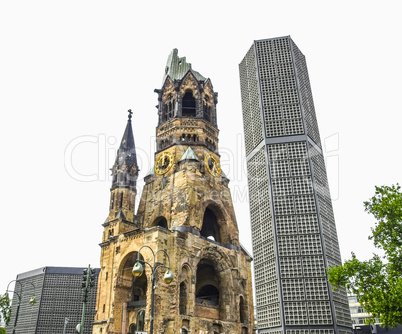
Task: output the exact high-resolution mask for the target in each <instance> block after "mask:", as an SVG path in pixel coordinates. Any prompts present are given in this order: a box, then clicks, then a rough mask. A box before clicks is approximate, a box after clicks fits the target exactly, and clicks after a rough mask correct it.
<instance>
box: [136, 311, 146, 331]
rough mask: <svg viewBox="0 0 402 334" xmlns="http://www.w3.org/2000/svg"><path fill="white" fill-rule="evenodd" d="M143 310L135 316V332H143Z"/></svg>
mask: <svg viewBox="0 0 402 334" xmlns="http://www.w3.org/2000/svg"><path fill="white" fill-rule="evenodd" d="M144 320H145V310H141V311H140V312H138V314H137V331H143V330H144V325H145V321H144Z"/></svg>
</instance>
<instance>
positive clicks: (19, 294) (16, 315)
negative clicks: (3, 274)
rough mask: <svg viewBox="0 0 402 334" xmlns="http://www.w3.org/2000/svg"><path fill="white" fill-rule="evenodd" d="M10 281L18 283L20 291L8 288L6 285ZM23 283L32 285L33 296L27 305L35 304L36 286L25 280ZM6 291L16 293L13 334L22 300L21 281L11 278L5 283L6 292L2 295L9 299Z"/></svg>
mask: <svg viewBox="0 0 402 334" xmlns="http://www.w3.org/2000/svg"><path fill="white" fill-rule="evenodd" d="M12 282H16V284H17V283H18V284H19V285H20V286H21V291H20V293H18V292H17V291H14V290H9V288H8V287H9V286H10V284H11V283H12ZM25 283H29V284H31V285H32V286H33V288H34V293H33V296H32V297H31V298H30V299H29V305H31V306H34V305H35V304H36V297H35V290H36V288H35V285H34V284H33V283H32V282H25ZM8 292H13V293H15V294H16V295H17V297H18V305H17V311H16V313H15V319H14V326H13V334H15V329H16V328H17V320H18V314H19V312H20V305H21V300H22V293H23V285H22V283H21V282H20V281H17V280H12V281H11V282H10V283H8V285H7V290H6V293H5V295H4V299H5V300H10V297H9V295H8Z"/></svg>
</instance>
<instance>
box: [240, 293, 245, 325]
mask: <svg viewBox="0 0 402 334" xmlns="http://www.w3.org/2000/svg"><path fill="white" fill-rule="evenodd" d="M239 310H240V322H241V323H245V322H246V312H245V311H246V310H245V305H244V298H243V296H240V305H239Z"/></svg>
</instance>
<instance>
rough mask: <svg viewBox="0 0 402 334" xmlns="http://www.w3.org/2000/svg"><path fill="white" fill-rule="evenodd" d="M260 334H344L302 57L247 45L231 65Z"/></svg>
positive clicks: (278, 43)
mask: <svg viewBox="0 0 402 334" xmlns="http://www.w3.org/2000/svg"><path fill="white" fill-rule="evenodd" d="M239 69H240V83H241V96H242V108H243V123H244V136H245V147H246V158H247V170H248V184H249V193H250V214H251V229H252V242H253V251H254V270H255V288H256V304H257V321H258V329H259V333H268V332H269V333H278V334H279V333H283V334H285V333H287V334H296V333H297V334H332V333H346V332H351V327H352V324H351V318H350V312H349V306H348V299H347V296H346V291H345V290H344V289H341V290H337V291H332V289H331V287H330V285H329V283H328V281H327V277H326V270H325V268H328V267H330V266H334V265H339V264H341V257H340V251H339V243H338V237H337V232H336V226H335V221H334V215H333V210H332V203H331V197H330V192H329V187H328V181H327V175H326V168H325V163H324V157H323V152H322V146H321V140H320V134H319V131H318V125H317V119H316V114H315V110H314V103H313V98H312V93H311V88H310V82H309V77H308V72H307V65H306V60H305V57H304V55H303V54H302V53H301V52H300V50H299V49H298V47H297V46H296V44H295V43H294V42H293V41H292V39H291V38H290V37H289V36H287V37H280V38H271V39H265V40H258V41H254V44H253V45H252V46H251V48H250V50H249V51H248V52H247V54H246V56H245V57H244V59H243V60H242V62H241V63H240V65H239Z"/></svg>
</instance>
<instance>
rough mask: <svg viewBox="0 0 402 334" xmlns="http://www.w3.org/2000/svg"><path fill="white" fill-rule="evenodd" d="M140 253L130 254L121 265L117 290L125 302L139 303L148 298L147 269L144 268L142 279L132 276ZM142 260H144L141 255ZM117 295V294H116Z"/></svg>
mask: <svg viewBox="0 0 402 334" xmlns="http://www.w3.org/2000/svg"><path fill="white" fill-rule="evenodd" d="M137 255H138V252H135V251H134V252H130V253H128V254H127V255H126V256H125V257H124V258H123V260H122V261H121V263H120V267H119V271H118V272H119V275H118V280H117V284H116V290H117V289H119V290H121V294H119V295H120V296H122V299H123V300H122V301H123V302H138V301H145V300H146V298H147V288H148V279H147V269H146V267H145V266H144V272H143V274H142V275H141V276H140V277H135V276H134V275H133V274H132V269H133V267H134V264H135V263H136V262H137ZM140 260H143V257H142V255H140ZM116 295H117V293H116Z"/></svg>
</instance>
